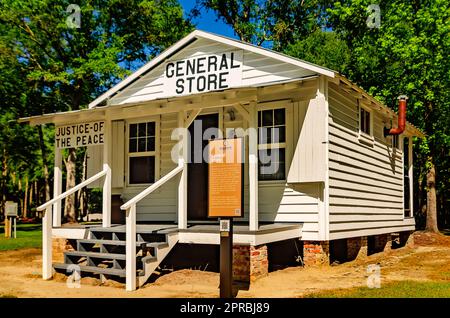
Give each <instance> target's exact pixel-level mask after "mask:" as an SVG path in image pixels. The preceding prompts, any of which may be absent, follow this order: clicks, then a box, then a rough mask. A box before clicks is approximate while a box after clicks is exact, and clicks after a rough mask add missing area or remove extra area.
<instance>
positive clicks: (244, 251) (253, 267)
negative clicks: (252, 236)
mask: <svg viewBox="0 0 450 318" xmlns="http://www.w3.org/2000/svg"><path fill="white" fill-rule="evenodd" d="M268 272H269V260H268V254H267V245H259V246H249V245H234V246H233V279H234V280H236V281H241V282H254V281H256V280H257V279H258V278H260V277H264V276H266V275H267V274H268Z"/></svg>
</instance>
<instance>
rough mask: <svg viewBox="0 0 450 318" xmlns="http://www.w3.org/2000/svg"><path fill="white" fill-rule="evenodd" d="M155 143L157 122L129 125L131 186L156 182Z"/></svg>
mask: <svg viewBox="0 0 450 318" xmlns="http://www.w3.org/2000/svg"><path fill="white" fill-rule="evenodd" d="M155 143H156V124H155V122H147V123H136V124H130V125H129V138H128V157H129V183H130V184H145V183H153V182H155V156H156V151H155V148H156V145H155Z"/></svg>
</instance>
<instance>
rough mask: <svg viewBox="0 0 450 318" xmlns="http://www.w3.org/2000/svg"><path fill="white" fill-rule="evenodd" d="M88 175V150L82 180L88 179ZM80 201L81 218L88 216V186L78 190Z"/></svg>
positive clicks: (85, 153) (85, 155) (84, 159)
mask: <svg viewBox="0 0 450 318" xmlns="http://www.w3.org/2000/svg"><path fill="white" fill-rule="evenodd" d="M86 175H87V150H86V151H85V152H84V157H83V172H82V175H81V182H83V181H85V180H86ZM78 202H79V205H80V219H81V218H82V217H84V216H86V211H87V209H86V208H87V202H86V187H84V188H81V189H80V190H79V191H78Z"/></svg>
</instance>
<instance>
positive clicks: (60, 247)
mask: <svg viewBox="0 0 450 318" xmlns="http://www.w3.org/2000/svg"><path fill="white" fill-rule="evenodd" d="M73 250H74V248H73V246H72V243H71V242H70V240H68V239H66V238H62V237H54V238H53V239H52V259H53V262H56V263H63V262H64V252H67V251H73Z"/></svg>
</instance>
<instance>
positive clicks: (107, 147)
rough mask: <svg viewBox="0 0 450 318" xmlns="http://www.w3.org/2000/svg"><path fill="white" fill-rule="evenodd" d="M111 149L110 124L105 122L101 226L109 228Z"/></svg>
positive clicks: (108, 121)
mask: <svg viewBox="0 0 450 318" xmlns="http://www.w3.org/2000/svg"><path fill="white" fill-rule="evenodd" d="M111 147H112V122H111V120H106V121H105V134H104V144H103V170H104V171H106V175H105V180H104V182H103V209H102V226H103V227H110V226H111Z"/></svg>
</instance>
